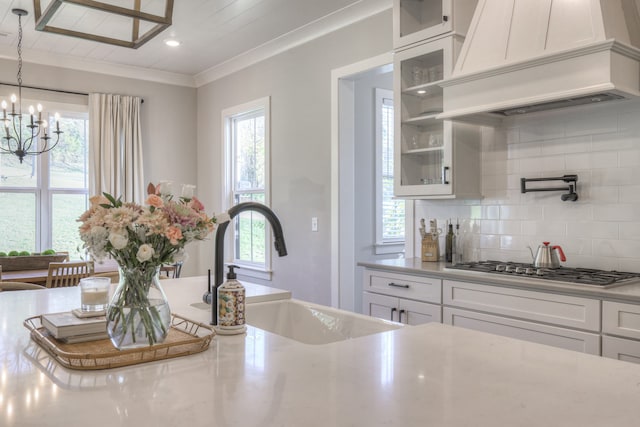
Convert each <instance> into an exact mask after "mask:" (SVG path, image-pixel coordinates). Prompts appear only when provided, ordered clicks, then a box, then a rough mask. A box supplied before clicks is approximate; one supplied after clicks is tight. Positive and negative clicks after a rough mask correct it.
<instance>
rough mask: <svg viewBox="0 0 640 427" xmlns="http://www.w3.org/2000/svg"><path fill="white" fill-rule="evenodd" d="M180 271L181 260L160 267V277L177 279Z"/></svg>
mask: <svg viewBox="0 0 640 427" xmlns="http://www.w3.org/2000/svg"><path fill="white" fill-rule="evenodd" d="M181 272H182V261H180V262H176V263H175V264H165V265H163V266H162V267H160V278H161V279H178V278H180V273H181Z"/></svg>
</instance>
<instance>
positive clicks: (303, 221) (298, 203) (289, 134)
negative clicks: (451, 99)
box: [198, 10, 392, 304]
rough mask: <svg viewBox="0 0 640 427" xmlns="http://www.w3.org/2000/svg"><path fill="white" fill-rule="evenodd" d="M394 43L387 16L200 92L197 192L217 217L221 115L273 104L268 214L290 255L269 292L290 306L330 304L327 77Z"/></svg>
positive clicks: (277, 262)
mask: <svg viewBox="0 0 640 427" xmlns="http://www.w3.org/2000/svg"><path fill="white" fill-rule="evenodd" d="M391 41H392V32H391V11H390V10H387V11H385V12H383V13H381V14H378V15H375V16H373V17H371V18H368V19H366V20H364V21H361V22H358V23H356V24H353V25H351V26H349V27H347V28H344V29H341V30H338V31H335V32H333V33H331V34H328V35H326V36H323V37H321V38H319V39H316V40H313V41H311V42H308V43H306V44H304V45H301V46H299V47H296V48H294V49H291V50H289V51H287V52H284V53H282V54H279V55H277V56H274V57H272V58H269V59H267V60H265V61H262V62H260V63H258V64H256V65H253V66H251V67H248V68H246V69H244V70H241V71H239V72H236V73H234V74H232V75H229V76H227V77H224V78H222V79H219V80H217V81H215V82H212V83H210V84H208V85H205V86H203V87H201V88H199V89H198V187H199V189H200V190H201V191H200V196H202V198H203V201H204V202H205V205H206V206H213V207H214V210H215V211H217V212H219V211H220V210H221V202H222V189H223V182H222V147H221V140H222V131H221V112H222V110H223V109H225V108H228V107H232V106H235V105H239V104H242V103H245V102H248V101H251V100H255V99H258V98H261V97H264V96H271V206H272V208H273V209H274V211H275V212H276V214H277V215H278V216H279V218H280V220H281V222H282V224H283V228H284V233H285V238H286V241H287V248H288V250H289V255H288V256H287V257H284V258H278V257H277V256H275V255H274V258H273V263H272V267H273V272H274V273H273V281H272V283H271V285H273V286H276V287H280V288H284V289H289V290H291V291H293V295H294V297H295V298H300V299H303V300H308V301H314V302H318V303H323V304H329V303H330V287H331V284H330V275H331V264H330V262H331V258H330V255H331V254H330V247H331V246H330V245H331V241H330V237H331V233H330V231H331V224H330V215H331V204H330V202H331V199H330V197H331V194H330V190H331V189H330V184H331V158H330V154H331V91H330V88H331V70H332V69H335V68H339V67H342V66H345V65H349V64H352V63H354V62H357V61H360V60H363V59H366V58H370V57H373V56H376V55H379V54H381V53H384V52H388V51H390V50H391V48H392V46H391ZM204 190H206V193H202V191H204ZM313 216H316V217H318V223H319V231H318V232H317V233H312V232H311V217H313ZM201 248H202V251H201V253H200V256H201V258H200V267H201V269H206V268H212V266H213V244H212V243H211V244H204V245H202V246H201Z"/></svg>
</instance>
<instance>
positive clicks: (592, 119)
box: [565, 112, 618, 137]
mask: <svg viewBox="0 0 640 427" xmlns="http://www.w3.org/2000/svg"><path fill="white" fill-rule="evenodd" d="M617 131H618V115H617V114H613V113H603V112H597V113H594V114H584V115H577V116H576V117H575V119H574V120H569V121H567V123H566V125H565V133H566V136H568V137H570V136H580V135H596V134H603V133H611V132H617Z"/></svg>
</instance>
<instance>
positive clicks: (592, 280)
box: [447, 260, 640, 287]
mask: <svg viewBox="0 0 640 427" xmlns="http://www.w3.org/2000/svg"><path fill="white" fill-rule="evenodd" d="M447 268H448V269H454V270H465V271H477V272H482V273H494V274H501V275H512V276H521V277H530V278H535V279H544V280H555V281H559V282H568V283H578V284H583V285H592V286H603V287H604V286H611V285H614V284H615V285H620V284H624V283H623V282H625V281H628V280H631V279H639V278H640V273H628V272H622V271H605V270H596V269H592V268H568V267H560V268H554V269H551V268H536V267H534V266H533V265H532V264H525V263H518V262H504V261H490V260H489V261H478V262H465V263H458V264H456V265H449V266H447Z"/></svg>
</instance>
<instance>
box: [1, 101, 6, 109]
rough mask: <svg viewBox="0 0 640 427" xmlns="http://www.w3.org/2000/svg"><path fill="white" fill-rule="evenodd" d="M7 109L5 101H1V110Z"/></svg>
mask: <svg viewBox="0 0 640 427" xmlns="http://www.w3.org/2000/svg"><path fill="white" fill-rule="evenodd" d="M5 108H7V101H5V100H4V99H3V100H2V109H5Z"/></svg>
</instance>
